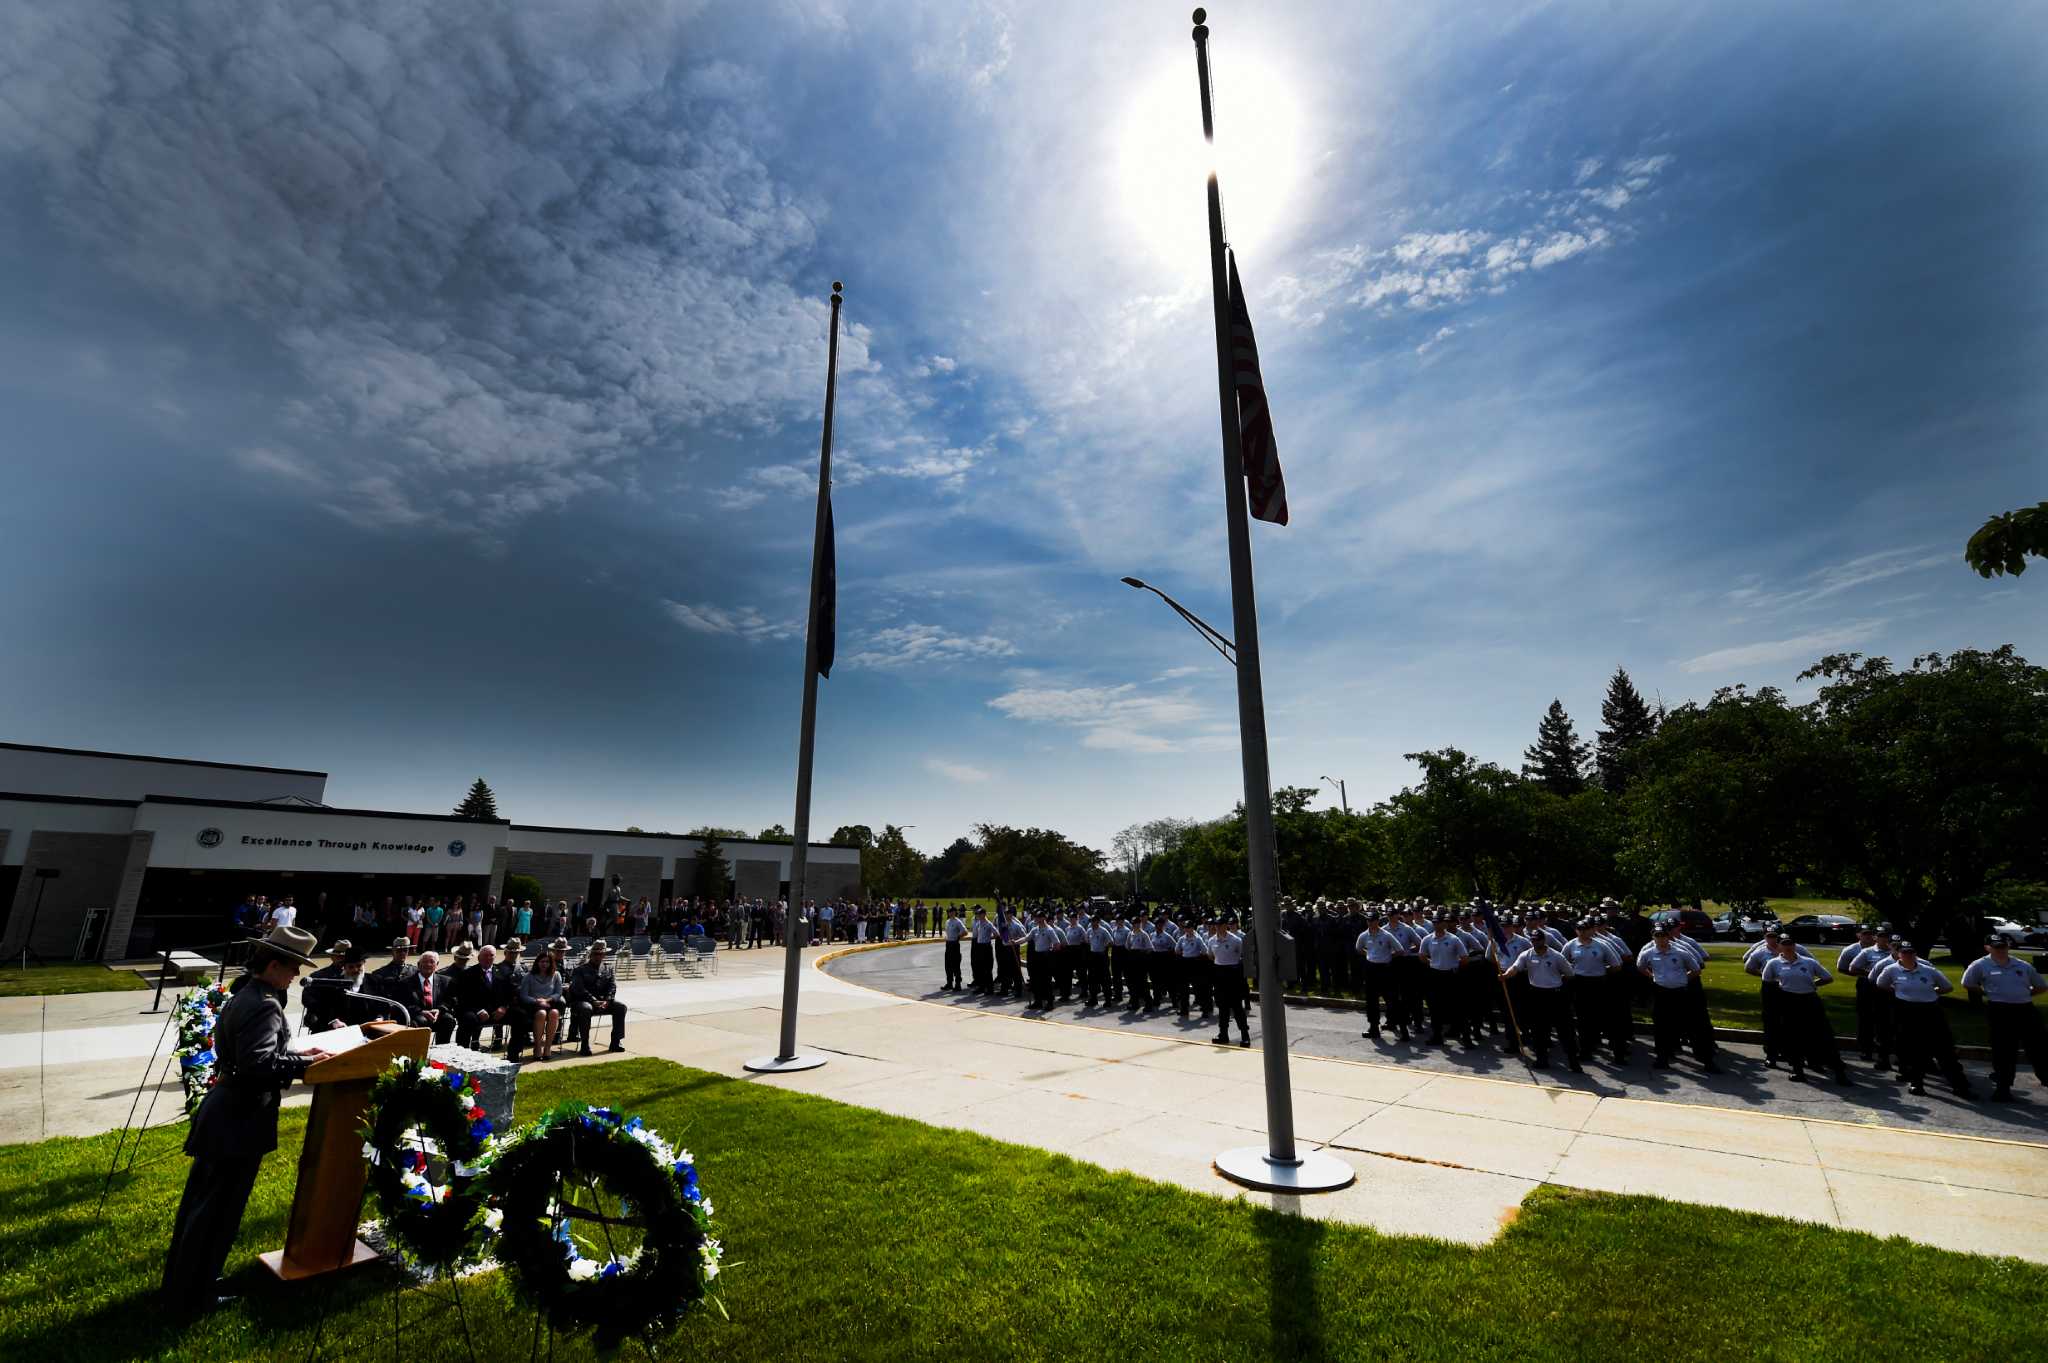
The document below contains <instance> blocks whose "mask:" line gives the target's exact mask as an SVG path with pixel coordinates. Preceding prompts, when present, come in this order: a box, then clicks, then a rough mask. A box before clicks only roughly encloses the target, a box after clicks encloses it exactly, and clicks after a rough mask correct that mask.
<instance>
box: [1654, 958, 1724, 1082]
mask: <svg viewBox="0 0 2048 1363" xmlns="http://www.w3.org/2000/svg"><path fill="white" fill-rule="evenodd" d="M1671 938H1672V932H1671V924H1669V923H1668V922H1663V921H1659V922H1657V923H1656V924H1654V925H1653V926H1652V927H1651V928H1650V942H1649V945H1648V946H1645V947H1644V948H1643V949H1642V950H1641V951H1640V952H1638V953H1637V955H1636V969H1637V971H1638V972H1640V973H1641V975H1642V976H1643V978H1644V979H1646V980H1648V981H1649V982H1650V985H1651V991H1652V992H1651V995H1650V1021H1651V1025H1652V1027H1653V1029H1654V1034H1655V1041H1656V1051H1657V1054H1656V1059H1654V1060H1652V1061H1651V1062H1650V1065H1651V1067H1652V1068H1653V1069H1660V1070H1668V1069H1670V1068H1671V1062H1672V1060H1673V1059H1674V1058H1676V1057H1677V1055H1678V1048H1679V1046H1680V1044H1681V1043H1682V1042H1684V1041H1686V1040H1690V1041H1691V1043H1692V1050H1693V1056H1694V1058H1695V1059H1697V1060H1698V1061H1699V1062H1700V1068H1701V1069H1703V1070H1705V1071H1706V1072H1707V1073H1709V1074H1719V1073H1720V1072H1721V1067H1720V1066H1719V1065H1718V1064H1716V1063H1715V1062H1714V1034H1713V1031H1712V1030H1711V1029H1710V1028H1705V1027H1701V1026H1700V1025H1699V1024H1698V1022H1697V1021H1696V1020H1695V1017H1694V1013H1693V1009H1692V999H1691V996H1690V994H1689V992H1688V986H1690V985H1691V984H1692V983H1693V982H1694V981H1696V980H1697V979H1698V978H1699V974H1700V966H1699V962H1698V961H1697V960H1696V959H1695V958H1694V957H1693V954H1692V953H1691V952H1689V951H1687V950H1685V949H1684V948H1683V947H1680V946H1675V945H1673V944H1672V940H1671Z"/></svg>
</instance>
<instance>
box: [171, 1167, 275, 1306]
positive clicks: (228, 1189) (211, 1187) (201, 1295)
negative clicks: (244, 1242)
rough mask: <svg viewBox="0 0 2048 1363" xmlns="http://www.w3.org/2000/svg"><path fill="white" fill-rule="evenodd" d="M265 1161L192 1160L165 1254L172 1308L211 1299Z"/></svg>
mask: <svg viewBox="0 0 2048 1363" xmlns="http://www.w3.org/2000/svg"><path fill="white" fill-rule="evenodd" d="M262 1164H263V1156H261V1155H241V1156H234V1157H229V1158H222V1157H220V1156H207V1155H202V1156H200V1157H199V1158H197V1159H195V1160H193V1161H192V1169H191V1171H190V1172H189V1173H187V1174H186V1175H185V1195H184V1196H183V1197H182V1198H180V1199H179V1200H178V1219H177V1222H176V1223H175V1225H174V1226H173V1227H172V1229H171V1247H170V1250H169V1251H168V1252H167V1253H166V1254H165V1256H164V1301H165V1302H166V1303H167V1304H168V1305H169V1306H170V1307H171V1308H172V1309H174V1310H178V1309H187V1308H190V1307H193V1306H198V1305H210V1304H211V1303H212V1301H213V1297H214V1291H213V1282H214V1279H216V1278H218V1277H220V1275H221V1269H222V1268H224V1267H226V1265H227V1261H228V1251H229V1250H231V1249H233V1248H234V1245H235V1232H236V1231H238V1230H240V1229H241V1226H242V1213H243V1212H244V1211H245V1210H247V1209H248V1206H249V1193H250V1191H251V1190H252V1189H254V1188H255V1186H256V1173H257V1170H258V1169H260V1168H261V1167H262Z"/></svg>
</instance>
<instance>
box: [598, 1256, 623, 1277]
mask: <svg viewBox="0 0 2048 1363" xmlns="http://www.w3.org/2000/svg"><path fill="white" fill-rule="evenodd" d="M621 1271H622V1270H621V1269H620V1268H619V1261H618V1260H617V1259H614V1260H612V1261H611V1262H610V1263H608V1264H606V1265H605V1266H604V1267H603V1268H602V1269H601V1270H599V1272H598V1275H597V1276H598V1277H600V1278H616V1277H618V1276H619V1274H620V1272H621Z"/></svg>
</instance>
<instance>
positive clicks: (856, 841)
mask: <svg viewBox="0 0 2048 1363" xmlns="http://www.w3.org/2000/svg"><path fill="white" fill-rule="evenodd" d="M832 845H833V846H834V847H858V848H860V849H861V850H863V851H865V850H867V849H868V848H870V847H873V846H874V845H875V830H874V829H872V828H869V827H868V826H867V825H866V824H864V823H847V824H841V825H839V827H837V828H835V829H833V830H832Z"/></svg>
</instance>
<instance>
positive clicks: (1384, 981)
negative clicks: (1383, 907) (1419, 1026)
mask: <svg viewBox="0 0 2048 1363" xmlns="http://www.w3.org/2000/svg"><path fill="white" fill-rule="evenodd" d="M1352 949H1353V950H1355V951H1356V952H1357V953H1358V954H1359V956H1360V957H1361V958H1362V959H1363V960H1364V962H1365V976H1364V979H1363V981H1362V983H1363V986H1364V991H1365V1019H1366V1029H1365V1030H1364V1031H1362V1032H1360V1033H1359V1035H1360V1036H1362V1037H1365V1038H1366V1039H1368V1040H1371V1041H1378V1040H1379V1039H1380V1017H1381V1010H1382V1008H1384V1009H1385V1016H1386V1020H1387V1025H1388V1026H1390V1027H1392V1028H1393V1029H1394V1034H1395V1035H1396V1036H1398V1037H1400V1038H1401V1040H1403V1041H1406V1040H1407V1039H1408V1018H1407V1015H1406V1014H1404V1013H1403V1012H1402V1011H1401V1005H1400V996H1399V995H1398V994H1397V993H1396V992H1395V990H1394V958H1395V957H1396V956H1398V955H1400V954H1401V940H1400V938H1398V937H1396V936H1394V934H1393V933H1392V932H1389V931H1388V930H1387V927H1386V917H1385V915H1383V914H1380V913H1377V912H1375V913H1369V914H1367V915H1366V917H1365V929H1364V931H1362V932H1360V933H1359V934H1358V938H1357V940H1356V941H1355V942H1354V943H1353V944H1352Z"/></svg>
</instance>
